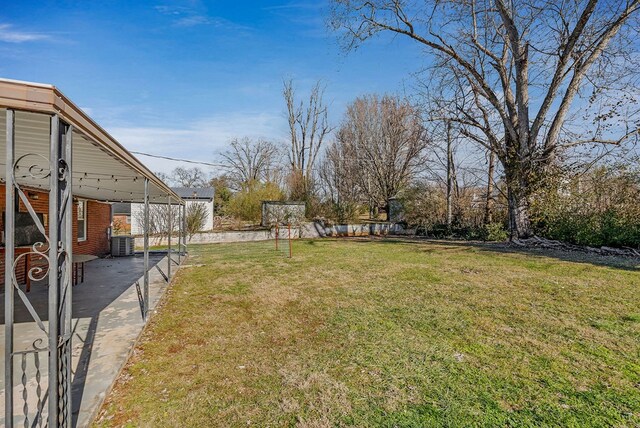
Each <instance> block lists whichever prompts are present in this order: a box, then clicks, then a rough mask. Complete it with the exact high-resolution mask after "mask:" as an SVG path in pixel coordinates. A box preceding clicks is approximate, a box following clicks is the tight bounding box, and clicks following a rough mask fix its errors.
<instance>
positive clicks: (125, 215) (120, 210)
mask: <svg viewBox="0 0 640 428" xmlns="http://www.w3.org/2000/svg"><path fill="white" fill-rule="evenodd" d="M111 212H112V214H113V234H114V235H129V234H131V204H130V203H128V202H116V203H115V204H113V206H112V209H111Z"/></svg>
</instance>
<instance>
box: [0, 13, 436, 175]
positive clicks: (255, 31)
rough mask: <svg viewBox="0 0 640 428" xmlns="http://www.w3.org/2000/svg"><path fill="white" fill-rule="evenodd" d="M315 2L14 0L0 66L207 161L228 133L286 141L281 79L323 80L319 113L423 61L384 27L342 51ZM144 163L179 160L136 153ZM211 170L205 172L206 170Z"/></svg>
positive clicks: (101, 117) (1, 23) (118, 125)
mask: <svg viewBox="0 0 640 428" xmlns="http://www.w3.org/2000/svg"><path fill="white" fill-rule="evenodd" d="M327 7H328V3H326V2H322V1H317V2H314V1H292V2H287V1H285V0H281V1H255V0H254V1H241V2H239V1H218V2H214V1H211V2H204V1H159V2H146V1H115V0H114V1H69V0H68V1H19V2H3V6H2V9H0V77H5V78H11V79H18V80H28V81H35V82H42V83H51V84H54V85H56V86H58V87H59V88H60V89H61V90H62V91H63V92H64V93H65V94H66V95H67V96H69V97H70V98H71V99H72V100H73V101H74V102H76V103H77V104H78V105H80V106H81V107H82V108H83V109H85V110H86V111H87V112H88V113H89V114H90V115H91V116H92V117H93V118H94V119H95V120H96V121H97V122H98V123H99V124H101V125H102V126H103V127H105V128H106V129H107V130H108V131H109V132H111V133H112V134H113V135H114V136H115V137H116V138H118V139H119V140H120V141H121V142H122V143H123V144H124V145H125V146H126V147H127V148H129V149H130V150H140V151H148V152H152V153H156V154H160V155H167V156H176V157H182V158H189V159H199V160H203V161H214V160H215V158H216V156H215V153H216V152H219V151H220V150H223V149H224V147H225V145H226V144H227V142H228V141H229V139H230V138H233V137H234V136H237V137H242V136H254V137H257V136H262V137H266V138H269V139H273V140H275V141H286V138H287V134H286V122H285V118H284V114H285V109H284V103H283V101H282V96H281V89H282V81H283V79H284V78H293V79H294V80H295V81H296V83H297V85H298V86H299V92H300V94H303V93H304V92H305V91H306V90H307V89H308V88H309V87H310V86H311V85H312V84H313V83H314V82H315V81H316V80H318V79H322V80H323V81H324V82H325V84H326V87H327V91H326V100H327V101H328V102H329V103H330V117H331V120H332V122H333V123H334V124H336V125H337V124H338V122H339V120H340V118H341V116H342V113H343V112H344V109H345V106H346V104H347V103H348V102H350V101H351V100H352V99H354V98H355V97H356V96H358V95H362V94H365V93H372V92H377V93H383V92H393V93H402V92H403V88H404V87H406V86H410V85H411V84H412V79H411V76H410V75H411V73H412V72H415V71H418V70H419V69H420V68H421V67H422V66H423V65H424V63H423V62H424V60H425V59H424V56H423V55H422V54H421V52H420V50H419V49H418V48H417V47H416V46H415V44H412V43H406V42H402V41H399V40H395V39H393V38H389V37H385V38H380V39H377V40H374V41H372V42H368V43H367V44H366V45H365V46H364V47H363V48H362V49H360V50H359V51H356V52H351V53H348V54H347V53H345V52H343V51H342V50H341V49H340V47H339V44H338V40H337V38H336V35H335V34H332V33H330V32H328V30H327V29H326V27H325V19H326V17H327V14H328V11H327ZM141 159H142V160H143V161H144V162H145V163H147V164H148V165H149V166H150V167H151V168H152V169H153V170H156V171H169V170H171V169H172V168H174V167H176V166H178V165H179V164H176V163H171V162H167V161H161V160H153V159H150V158H141ZM210 172H213V171H210Z"/></svg>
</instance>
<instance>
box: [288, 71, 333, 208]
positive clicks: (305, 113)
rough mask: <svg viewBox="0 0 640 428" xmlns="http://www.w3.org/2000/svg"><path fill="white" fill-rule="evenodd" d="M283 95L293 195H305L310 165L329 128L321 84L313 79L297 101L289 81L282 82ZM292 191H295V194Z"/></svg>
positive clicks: (315, 158) (308, 187)
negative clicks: (304, 95) (310, 85)
mask: <svg viewBox="0 0 640 428" xmlns="http://www.w3.org/2000/svg"><path fill="white" fill-rule="evenodd" d="M282 93H283V96H284V99H285V102H286V105H287V122H288V124H289V135H290V138H291V147H290V150H289V162H290V166H291V175H292V179H293V187H296V188H297V189H296V188H294V189H292V193H293V194H294V195H293V196H294V197H302V198H305V199H306V197H307V196H308V194H309V192H310V190H311V189H310V186H311V183H312V181H313V168H314V166H315V164H316V161H317V160H318V156H319V154H320V149H321V148H322V145H323V143H324V140H325V138H326V137H327V135H328V134H329V133H330V132H331V131H332V128H331V127H330V126H329V123H328V120H327V106H326V105H325V103H324V100H323V97H324V87H323V86H322V85H321V83H320V82H317V83H316V84H315V85H314V86H313V88H311V92H310V94H309V98H308V100H307V101H306V102H305V101H298V100H297V99H296V94H295V88H294V85H293V81H292V80H287V81H285V82H284V88H283V91H282ZM296 193H298V194H297V195H296Z"/></svg>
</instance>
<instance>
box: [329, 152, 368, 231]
mask: <svg viewBox="0 0 640 428" xmlns="http://www.w3.org/2000/svg"><path fill="white" fill-rule="evenodd" d="M353 149H354V145H353V144H340V143H338V142H333V143H331V144H330V145H329V146H328V147H327V150H326V151H325V154H324V158H323V160H322V162H321V164H320V168H319V176H320V180H321V182H322V184H323V186H322V188H323V189H324V190H325V197H326V198H328V200H329V201H330V202H331V204H332V205H333V207H332V208H333V214H334V215H335V218H336V219H337V220H338V221H349V220H353V219H354V218H355V217H356V215H357V213H358V208H359V204H360V203H361V202H366V201H363V200H362V199H363V198H362V193H363V192H362V189H361V185H360V184H361V183H360V181H361V180H360V179H359V177H358V175H359V174H360V173H361V172H360V171H359V170H358V164H357V162H355V161H354V160H355V159H356V153H354V152H353Z"/></svg>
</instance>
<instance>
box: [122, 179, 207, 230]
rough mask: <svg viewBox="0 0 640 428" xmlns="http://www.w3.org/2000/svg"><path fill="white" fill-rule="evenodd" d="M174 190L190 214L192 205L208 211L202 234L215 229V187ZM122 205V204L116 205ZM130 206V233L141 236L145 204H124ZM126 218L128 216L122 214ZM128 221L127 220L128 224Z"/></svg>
mask: <svg viewBox="0 0 640 428" xmlns="http://www.w3.org/2000/svg"><path fill="white" fill-rule="evenodd" d="M171 190H173V191H174V192H175V193H176V194H178V196H180V197H181V198H182V199H183V200H184V201H185V203H186V210H187V212H189V206H190V205H192V204H204V206H205V208H206V210H207V219H206V221H205V225H204V227H203V228H202V230H201V232H204V231H209V230H212V229H213V217H214V212H213V207H214V197H215V190H214V189H213V187H205V188H198V187H172V188H171ZM115 205H120V204H115ZM122 205H129V206H130V208H129V214H128V218H129V220H128V221H129V225H130V233H131V234H132V235H140V234H142V224H140V223H141V222H140V220H141V219H142V212H143V208H144V206H143V204H122ZM119 211H123V212H124V211H126V208H119ZM122 215H123V216H126V214H122ZM114 221H115V212H114ZM126 221H127V220H125V222H126ZM175 228H176V230H177V225H175Z"/></svg>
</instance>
